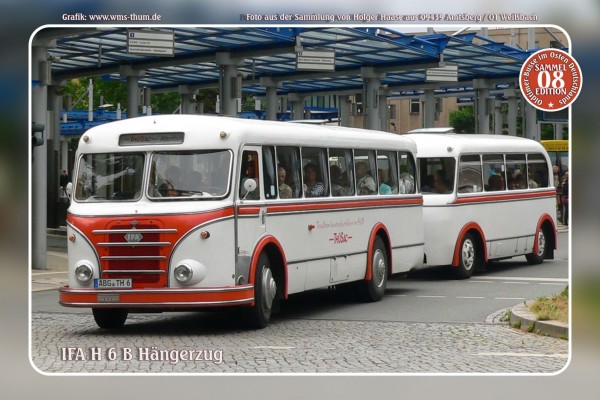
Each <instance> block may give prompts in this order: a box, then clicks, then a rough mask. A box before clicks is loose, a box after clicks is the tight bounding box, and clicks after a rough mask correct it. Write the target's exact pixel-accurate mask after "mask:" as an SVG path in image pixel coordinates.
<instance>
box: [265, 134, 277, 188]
mask: <svg viewBox="0 0 600 400" xmlns="http://www.w3.org/2000/svg"><path fill="white" fill-rule="evenodd" d="M262 153H263V185H264V191H265V199H275V198H277V169H276V167H275V148H274V147H273V146H264V147H263V152H262Z"/></svg>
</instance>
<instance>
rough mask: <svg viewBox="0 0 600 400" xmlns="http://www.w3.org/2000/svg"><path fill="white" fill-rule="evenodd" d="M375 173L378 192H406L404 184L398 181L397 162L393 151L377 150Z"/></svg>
mask: <svg viewBox="0 0 600 400" xmlns="http://www.w3.org/2000/svg"><path fill="white" fill-rule="evenodd" d="M377 174H378V177H379V194H398V193H406V188H405V187H404V184H403V183H402V182H399V181H398V163H397V162H396V152H395V151H381V150H379V151H377Z"/></svg>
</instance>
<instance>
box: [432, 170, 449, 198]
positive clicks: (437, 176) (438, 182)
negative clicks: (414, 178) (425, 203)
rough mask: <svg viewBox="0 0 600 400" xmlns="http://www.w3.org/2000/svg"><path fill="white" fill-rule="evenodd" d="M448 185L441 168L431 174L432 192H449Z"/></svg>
mask: <svg viewBox="0 0 600 400" xmlns="http://www.w3.org/2000/svg"><path fill="white" fill-rule="evenodd" d="M449 186H450V185H448V180H447V179H446V174H445V173H444V171H442V170H441V169H438V170H437V171H435V173H434V175H433V190H432V191H433V192H434V193H450V188H449Z"/></svg>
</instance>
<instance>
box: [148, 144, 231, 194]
mask: <svg viewBox="0 0 600 400" xmlns="http://www.w3.org/2000/svg"><path fill="white" fill-rule="evenodd" d="M231 159H232V157H231V151H229V150H204V151H185V152H182V151H173V152H166V151H165V152H157V153H154V154H152V157H151V160H150V181H149V183H148V197H150V198H151V199H164V198H180V199H181V198H187V199H190V198H194V199H203V198H214V197H223V196H225V195H226V194H227V193H228V191H229V179H230V176H231V173H230V169H231Z"/></svg>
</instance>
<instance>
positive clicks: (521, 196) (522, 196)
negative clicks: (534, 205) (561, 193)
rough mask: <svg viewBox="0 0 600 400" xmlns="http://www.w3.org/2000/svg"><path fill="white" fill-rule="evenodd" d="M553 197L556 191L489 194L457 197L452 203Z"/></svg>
mask: <svg viewBox="0 0 600 400" xmlns="http://www.w3.org/2000/svg"><path fill="white" fill-rule="evenodd" d="M550 196H552V197H554V196H556V191H554V190H546V191H543V192H528V193H505V194H489V195H484V196H469V197H459V198H457V199H456V200H455V201H454V203H455V204H465V203H486V202H490V201H502V200H520V199H535V198H542V197H550Z"/></svg>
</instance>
